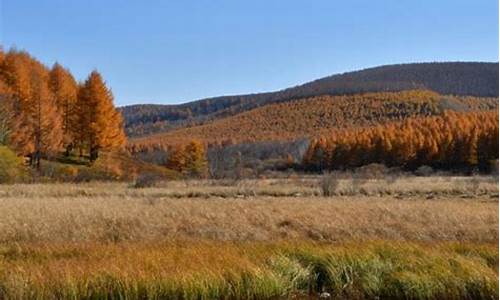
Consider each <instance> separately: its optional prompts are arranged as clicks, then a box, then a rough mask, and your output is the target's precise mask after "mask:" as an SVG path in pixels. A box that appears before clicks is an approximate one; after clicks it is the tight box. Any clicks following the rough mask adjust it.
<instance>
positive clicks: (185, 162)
mask: <svg viewBox="0 0 500 300" xmlns="http://www.w3.org/2000/svg"><path fill="white" fill-rule="evenodd" d="M166 167H168V168H169V169H172V170H175V171H178V172H180V173H182V174H186V175H188V176H195V177H204V176H206V173H207V158H206V153H205V146H204V145H203V144H202V143H200V142H199V141H196V140H192V141H191V142H189V143H188V144H186V145H175V146H173V147H171V148H170V149H169V151H168V160H167V164H166Z"/></svg>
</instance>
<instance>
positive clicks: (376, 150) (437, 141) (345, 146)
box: [303, 111, 498, 170]
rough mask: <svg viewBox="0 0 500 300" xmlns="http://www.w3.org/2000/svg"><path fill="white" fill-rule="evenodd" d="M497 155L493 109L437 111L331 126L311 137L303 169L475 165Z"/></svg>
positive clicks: (496, 117)
mask: <svg viewBox="0 0 500 300" xmlns="http://www.w3.org/2000/svg"><path fill="white" fill-rule="evenodd" d="M494 159H498V112H497V111H489V112H471V113H456V112H445V113H444V114H443V115H442V116H434V117H425V118H412V119H408V120H405V121H402V122H393V123H389V124H385V125H378V126H371V127H364V128H357V129H351V130H333V131H331V132H330V133H329V134H328V135H322V136H320V137H317V138H315V139H313V140H312V141H311V143H310V146H309V149H308V151H307V152H306V155H305V157H304V161H303V164H304V167H305V168H306V169H309V170H331V169H346V168H353V167H359V166H362V165H367V164H370V163H382V164H385V165H387V166H402V167H407V168H414V167H418V166H421V165H429V166H436V167H439V168H447V169H451V168H460V167H472V168H474V167H478V168H480V169H486V168H487V167H488V164H489V163H490V162H491V161H492V160H494Z"/></svg>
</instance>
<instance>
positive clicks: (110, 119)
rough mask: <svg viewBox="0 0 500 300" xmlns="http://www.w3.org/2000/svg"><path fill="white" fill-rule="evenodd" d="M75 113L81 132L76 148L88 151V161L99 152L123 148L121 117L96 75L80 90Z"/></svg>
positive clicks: (111, 96)
mask: <svg viewBox="0 0 500 300" xmlns="http://www.w3.org/2000/svg"><path fill="white" fill-rule="evenodd" d="M76 111H77V113H78V116H79V117H78V121H77V124H78V126H79V127H80V128H79V130H80V131H81V132H80V133H79V134H78V136H77V140H78V144H79V145H80V147H86V148H87V149H88V151H89V157H90V161H94V160H96V159H97V158H98V156H99V151H101V150H113V149H119V148H122V147H123V146H124V144H125V142H126V137H125V133H124V131H123V120H122V116H121V114H120V113H119V112H118V111H117V110H116V108H115V107H114V105H113V94H112V93H111V90H110V89H108V88H107V87H106V84H105V82H104V80H103V79H102V76H101V75H100V74H99V73H98V72H97V71H92V73H90V75H89V77H88V78H87V80H86V81H85V83H84V84H83V86H81V88H80V91H79V93H78V100H77V105H76Z"/></svg>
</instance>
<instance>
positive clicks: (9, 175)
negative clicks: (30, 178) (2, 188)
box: [0, 146, 25, 183]
mask: <svg viewBox="0 0 500 300" xmlns="http://www.w3.org/2000/svg"><path fill="white" fill-rule="evenodd" d="M24 175H25V170H24V165H23V159H22V158H20V157H18V156H17V155H16V154H15V153H14V151H12V150H10V149H9V148H7V147H6V146H0V183H11V182H14V181H15V180H16V179H20V178H22V177H23V176H24Z"/></svg>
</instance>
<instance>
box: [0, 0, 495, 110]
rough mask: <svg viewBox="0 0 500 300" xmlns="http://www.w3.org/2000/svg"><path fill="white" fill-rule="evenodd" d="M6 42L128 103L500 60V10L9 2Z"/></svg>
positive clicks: (442, 0) (330, 3) (429, 3)
mask: <svg viewBox="0 0 500 300" xmlns="http://www.w3.org/2000/svg"><path fill="white" fill-rule="evenodd" d="M0 12H1V14H0V18H1V23H0V43H1V44H2V45H3V46H4V48H9V47H11V46H16V47H17V48H18V49H25V50H27V51H29V52H30V53H31V54H33V55H34V56H35V57H37V58H38V59H40V60H42V61H43V62H44V63H46V64H47V65H52V63H53V62H54V61H56V60H57V61H59V62H61V63H62V64H63V65H65V66H66V67H68V68H70V70H71V71H72V72H73V73H74V74H75V75H76V77H77V78H78V79H84V78H85V76H86V75H87V74H88V73H89V72H90V71H91V70H92V69H93V68H97V69H98V70H99V71H101V73H102V74H103V76H104V77H105V78H106V80H107V82H108V84H109V85H110V86H111V87H112V89H113V92H114V94H115V99H116V100H115V102H116V103H117V104H118V105H125V104H132V103H180V102H186V101H190V100H195V99H199V98H204V97H209V96H220V95H229V94H242V93H254V92H262V91H272V90H277V89H282V88H286V87H290V86H293V85H296V84H300V83H303V82H307V81H310V80H313V79H317V78H320V77H323V76H327V75H331V74H333V73H339V72H345V71H350V70H355V69H360V68H365V67H370V66H377V65H382V64H391V63H404V62H421V61H498V1H496V0H486V1H485V0H466V1H463V0H425V1H418V0H414V1H404V0H390V1H373V0H371V1H368V0H367V1H356V0H354V1H352V0H349V1H348V0H343V1H340V0H338V1H334V0H324V1H320V0H315V1H308V0H303V1H292V0H288V1H285V0H282V1H273V0H253V1H250V0H248V1H242V0H241V1H239V0H224V1H220V0H206V1H189V0H183V1H181V0H177V1H175V0H171V1H169V0H163V1H160V0H145V1H139V0H135V1H132V0H129V1H124V0H122V1H118V0H80V1H77V0H31V1H28V0H0Z"/></svg>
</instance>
